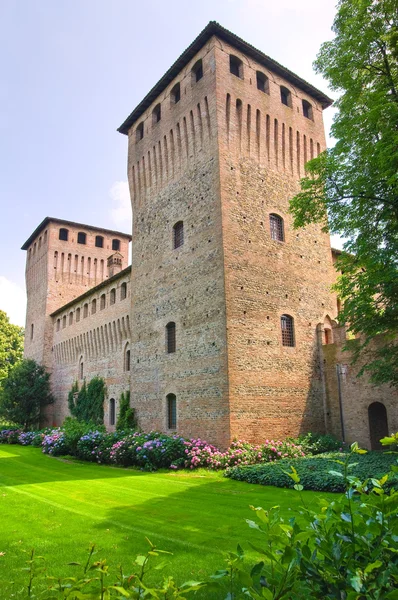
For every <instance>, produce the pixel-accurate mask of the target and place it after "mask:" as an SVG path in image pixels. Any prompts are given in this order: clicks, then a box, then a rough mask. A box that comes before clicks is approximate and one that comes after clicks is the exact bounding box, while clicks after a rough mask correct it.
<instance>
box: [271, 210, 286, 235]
mask: <svg viewBox="0 0 398 600" xmlns="http://www.w3.org/2000/svg"><path fill="white" fill-rule="evenodd" d="M269 225H270V231H271V238H272V239H273V240H277V241H278V242H283V241H284V240H285V236H284V231H283V219H282V217H280V216H279V215H275V214H271V215H270V216H269Z"/></svg>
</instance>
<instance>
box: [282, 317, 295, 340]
mask: <svg viewBox="0 0 398 600" xmlns="http://www.w3.org/2000/svg"><path fill="white" fill-rule="evenodd" d="M281 331H282V346H294V325H293V317H291V316H290V315H282V316H281Z"/></svg>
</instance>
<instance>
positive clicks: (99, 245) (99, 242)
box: [95, 235, 104, 248]
mask: <svg viewBox="0 0 398 600" xmlns="http://www.w3.org/2000/svg"><path fill="white" fill-rule="evenodd" d="M95 246H96V248H103V247H104V238H103V237H102V235H96V236H95Z"/></svg>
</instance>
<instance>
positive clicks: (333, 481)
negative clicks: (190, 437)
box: [225, 452, 398, 492]
mask: <svg viewBox="0 0 398 600" xmlns="http://www.w3.org/2000/svg"><path fill="white" fill-rule="evenodd" d="M343 457H344V454H342V453H341V452H333V453H329V454H320V455H318V456H310V457H306V458H301V459H299V460H286V459H283V460H281V461H279V462H278V463H275V464H261V465H249V466H243V467H233V468H230V469H227V471H226V472H225V476H226V477H230V478H231V479H236V480H237V481H247V482H248V483H259V484H260V485H274V486H276V487H286V488H293V487H294V481H293V480H292V479H291V477H290V476H289V475H288V474H287V472H288V471H290V467H291V466H293V467H294V468H295V469H296V470H297V473H298V475H299V477H300V481H301V484H302V485H303V486H304V488H305V489H306V490H314V491H319V492H344V491H345V489H346V483H345V481H344V479H343V478H342V477H341V474H340V473H341V472H342V469H341V464H340V462H341V459H342V458H343ZM337 461H339V462H337ZM395 463H396V457H394V455H393V454H386V453H382V452H367V453H366V454H361V455H358V456H356V463H355V466H353V467H352V469H351V471H350V474H351V475H353V476H356V477H358V478H359V479H362V480H365V479H368V478H369V477H376V478H378V477H382V475H383V474H384V473H386V472H387V471H388V470H389V469H390V468H391V466H392V465H394V464H395ZM389 483H390V485H395V486H397V485H398V477H397V476H395V477H392V478H391V479H390V480H389Z"/></svg>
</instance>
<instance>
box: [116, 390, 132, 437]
mask: <svg viewBox="0 0 398 600" xmlns="http://www.w3.org/2000/svg"><path fill="white" fill-rule="evenodd" d="M136 428H137V420H136V418H135V410H134V408H131V406H130V391H127V392H123V393H122V395H121V396H120V404H119V416H118V419H117V423H116V430H117V431H125V430H127V429H136Z"/></svg>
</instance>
